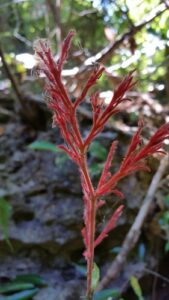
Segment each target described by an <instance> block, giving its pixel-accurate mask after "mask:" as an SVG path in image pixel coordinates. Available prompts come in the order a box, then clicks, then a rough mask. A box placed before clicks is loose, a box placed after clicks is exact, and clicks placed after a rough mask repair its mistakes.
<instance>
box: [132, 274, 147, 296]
mask: <svg viewBox="0 0 169 300" xmlns="http://www.w3.org/2000/svg"><path fill="white" fill-rule="evenodd" d="M130 284H131V287H132V289H133V291H134V293H135V294H136V296H137V297H138V300H144V298H143V296H142V290H141V286H140V284H139V282H138V279H137V278H136V277H135V276H131V277H130Z"/></svg>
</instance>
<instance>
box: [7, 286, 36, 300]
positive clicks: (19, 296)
mask: <svg viewBox="0 0 169 300" xmlns="http://www.w3.org/2000/svg"><path fill="white" fill-rule="evenodd" d="M38 291H39V289H37V288H36V289H32V290H27V291H22V292H19V293H16V294H13V295H10V296H8V297H5V298H4V300H27V299H31V298H32V297H33V296H34V295H35V294H36V293H37V292H38Z"/></svg>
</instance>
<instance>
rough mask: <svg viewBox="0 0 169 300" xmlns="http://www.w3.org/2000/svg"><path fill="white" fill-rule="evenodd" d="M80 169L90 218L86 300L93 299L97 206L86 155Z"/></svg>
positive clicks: (83, 156)
mask: <svg viewBox="0 0 169 300" xmlns="http://www.w3.org/2000/svg"><path fill="white" fill-rule="evenodd" d="M81 169H82V172H83V176H84V178H85V181H86V184H87V186H88V189H89V191H90V195H91V198H90V203H89V204H90V208H89V209H90V217H89V223H88V237H89V245H88V249H87V252H88V254H89V255H88V258H87V293H86V296H87V299H88V300H92V299H93V291H92V289H91V282H92V271H93V263H94V241H95V226H96V204H97V197H96V196H95V191H94V188H93V184H92V182H91V179H90V176H89V171H88V167H87V162H86V154H85V153H83V154H82V165H81Z"/></svg>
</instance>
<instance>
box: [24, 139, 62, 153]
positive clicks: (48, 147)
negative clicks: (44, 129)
mask: <svg viewBox="0 0 169 300" xmlns="http://www.w3.org/2000/svg"><path fill="white" fill-rule="evenodd" d="M28 148H29V149H31V150H40V151H51V152H54V153H60V152H63V150H61V149H59V148H57V147H56V145H55V144H52V143H50V142H47V141H35V142H33V143H31V144H30V145H29V146H28Z"/></svg>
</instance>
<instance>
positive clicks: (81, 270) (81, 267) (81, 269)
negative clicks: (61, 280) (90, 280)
mask: <svg viewBox="0 0 169 300" xmlns="http://www.w3.org/2000/svg"><path fill="white" fill-rule="evenodd" d="M73 266H74V267H75V269H76V271H77V272H78V273H80V274H81V275H83V276H85V277H86V276H87V268H86V266H84V265H79V264H73Z"/></svg>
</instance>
